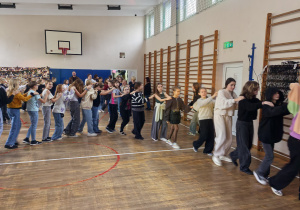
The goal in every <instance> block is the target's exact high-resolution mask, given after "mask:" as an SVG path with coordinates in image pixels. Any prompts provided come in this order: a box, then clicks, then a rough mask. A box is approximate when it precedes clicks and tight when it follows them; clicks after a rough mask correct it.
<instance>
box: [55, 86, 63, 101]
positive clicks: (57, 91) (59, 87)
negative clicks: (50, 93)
mask: <svg viewBox="0 0 300 210" xmlns="http://www.w3.org/2000/svg"><path fill="white" fill-rule="evenodd" d="M62 87H63V85H62V84H59V85H57V86H56V90H55V94H54V98H56V96H57V94H58V93H62Z"/></svg>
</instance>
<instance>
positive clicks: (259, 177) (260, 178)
mask: <svg viewBox="0 0 300 210" xmlns="http://www.w3.org/2000/svg"><path fill="white" fill-rule="evenodd" d="M253 175H254V177H255V179H256V180H257V181H258V182H259V183H260V184H262V185H267V184H268V182H267V181H266V179H265V178H264V177H262V176H260V175H258V174H257V173H256V171H253Z"/></svg>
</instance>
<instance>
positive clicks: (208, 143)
mask: <svg viewBox="0 0 300 210" xmlns="http://www.w3.org/2000/svg"><path fill="white" fill-rule="evenodd" d="M199 123H200V128H199V130H200V131H201V134H200V135H199V139H198V140H197V141H194V142H193V146H194V147H195V148H196V149H198V148H199V147H201V146H202V144H203V143H204V142H205V148H204V150H203V153H212V151H213V149H214V138H215V127H214V122H213V120H212V119H207V120H199Z"/></svg>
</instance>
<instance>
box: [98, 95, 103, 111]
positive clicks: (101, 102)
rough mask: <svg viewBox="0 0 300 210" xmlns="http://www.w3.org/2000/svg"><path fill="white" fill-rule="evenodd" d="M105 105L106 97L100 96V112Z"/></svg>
mask: <svg viewBox="0 0 300 210" xmlns="http://www.w3.org/2000/svg"><path fill="white" fill-rule="evenodd" d="M103 104H104V96H100V105H99V110H100V109H102V106H103Z"/></svg>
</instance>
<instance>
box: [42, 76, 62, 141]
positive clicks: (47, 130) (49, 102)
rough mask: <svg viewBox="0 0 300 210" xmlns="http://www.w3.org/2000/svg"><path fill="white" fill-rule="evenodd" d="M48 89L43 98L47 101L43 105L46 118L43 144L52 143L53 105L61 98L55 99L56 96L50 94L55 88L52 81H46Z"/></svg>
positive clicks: (43, 93)
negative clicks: (50, 134)
mask: <svg viewBox="0 0 300 210" xmlns="http://www.w3.org/2000/svg"><path fill="white" fill-rule="evenodd" d="M45 85H46V88H45V89H44V90H43V92H42V98H43V99H44V100H45V101H46V102H45V103H44V104H42V113H43V116H44V129H43V138H42V141H43V142H49V141H51V137H49V133H50V125H51V106H52V103H54V102H56V101H57V100H58V99H59V97H60V96H59V97H57V98H55V99H54V96H53V95H52V93H51V92H50V90H51V89H52V87H53V83H52V82H51V81H46V83H45Z"/></svg>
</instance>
